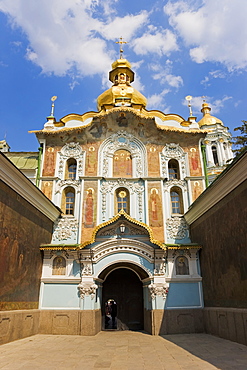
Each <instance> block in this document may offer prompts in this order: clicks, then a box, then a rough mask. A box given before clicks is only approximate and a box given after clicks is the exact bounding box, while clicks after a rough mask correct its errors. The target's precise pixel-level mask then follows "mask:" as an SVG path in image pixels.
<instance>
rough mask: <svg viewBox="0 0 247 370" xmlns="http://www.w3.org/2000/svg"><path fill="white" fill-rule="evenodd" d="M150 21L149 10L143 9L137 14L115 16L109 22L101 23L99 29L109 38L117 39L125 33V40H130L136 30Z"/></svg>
mask: <svg viewBox="0 0 247 370" xmlns="http://www.w3.org/2000/svg"><path fill="white" fill-rule="evenodd" d="M147 21H148V12H146V11H142V12H140V14H137V15H132V14H131V15H129V14H128V15H126V16H125V17H121V18H120V17H115V18H114V19H113V20H111V21H109V22H108V23H101V24H100V25H99V27H98V28H97V30H98V31H99V32H100V33H101V34H102V36H103V37H104V38H106V39H107V40H116V39H118V38H119V37H121V36H123V35H124V41H127V42H128V41H130V40H131V39H132V37H133V36H134V35H135V33H136V31H137V30H138V29H139V28H140V27H141V26H143V25H144V24H146V22H147Z"/></svg>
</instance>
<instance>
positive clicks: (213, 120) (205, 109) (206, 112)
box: [198, 103, 224, 127]
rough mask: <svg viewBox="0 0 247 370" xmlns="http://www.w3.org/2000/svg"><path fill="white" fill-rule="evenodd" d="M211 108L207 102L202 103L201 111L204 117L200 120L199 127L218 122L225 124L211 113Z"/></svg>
mask: <svg viewBox="0 0 247 370" xmlns="http://www.w3.org/2000/svg"><path fill="white" fill-rule="evenodd" d="M210 111H211V108H210V107H209V105H208V104H207V103H203V104H202V109H201V112H202V113H203V117H202V119H201V120H200V121H199V122H198V125H199V127H202V126H209V125H215V124H216V123H218V124H220V125H222V126H224V124H223V122H222V121H221V120H220V119H219V118H217V117H214V116H211V114H210Z"/></svg>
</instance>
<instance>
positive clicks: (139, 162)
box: [99, 130, 147, 178]
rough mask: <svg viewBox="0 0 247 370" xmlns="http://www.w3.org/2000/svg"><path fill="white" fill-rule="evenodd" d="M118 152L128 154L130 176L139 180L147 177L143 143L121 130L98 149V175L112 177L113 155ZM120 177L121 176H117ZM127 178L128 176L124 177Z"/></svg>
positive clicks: (145, 154)
mask: <svg viewBox="0 0 247 370" xmlns="http://www.w3.org/2000/svg"><path fill="white" fill-rule="evenodd" d="M118 151H124V152H122V153H126V157H127V152H128V153H129V154H128V156H129V158H130V159H131V167H132V176H130V177H134V178H140V177H145V176H147V153H146V148H145V146H144V145H143V143H142V142H141V141H140V140H138V139H137V138H135V137H134V136H133V135H131V134H129V133H127V132H125V131H123V130H121V131H119V132H118V133H116V134H113V135H111V136H110V137H109V138H107V139H106V140H105V141H104V142H103V143H102V145H101V147H100V149H99V158H100V160H99V175H100V176H102V177H114V175H113V173H114V165H113V161H114V155H115V153H116V152H118ZM119 177H121V176H119ZM125 177H128V176H125Z"/></svg>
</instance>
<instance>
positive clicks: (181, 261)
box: [175, 256, 189, 275]
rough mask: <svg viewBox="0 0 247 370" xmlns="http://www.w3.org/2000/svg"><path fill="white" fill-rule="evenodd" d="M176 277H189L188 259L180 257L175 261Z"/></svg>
mask: <svg viewBox="0 0 247 370" xmlns="http://www.w3.org/2000/svg"><path fill="white" fill-rule="evenodd" d="M175 266H176V275H189V263H188V259H187V257H184V256H178V257H177V258H176V261H175Z"/></svg>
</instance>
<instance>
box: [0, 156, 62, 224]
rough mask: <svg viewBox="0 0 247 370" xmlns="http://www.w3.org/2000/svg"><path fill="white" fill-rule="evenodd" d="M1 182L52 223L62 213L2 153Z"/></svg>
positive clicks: (0, 163) (0, 158)
mask: <svg viewBox="0 0 247 370" xmlns="http://www.w3.org/2000/svg"><path fill="white" fill-rule="evenodd" d="M0 180H1V181H2V182H4V183H5V184H6V185H8V186H9V187H10V188H11V189H13V190H14V191H15V192H16V193H17V194H19V195H20V196H21V197H22V198H24V199H25V200H26V201H27V202H28V203H30V204H31V205H33V206H34V207H35V208H37V209H38V210H39V211H40V212H41V213H42V214H43V215H45V216H46V217H48V218H49V219H50V220H51V221H53V222H54V221H55V220H56V219H57V218H58V217H59V215H60V213H61V211H60V209H59V208H58V207H56V206H55V205H54V204H53V203H52V202H51V201H50V200H49V199H48V198H47V197H46V196H45V195H44V194H43V193H42V192H41V190H40V189H39V188H37V187H36V186H35V185H34V184H33V183H32V182H31V181H30V180H29V179H28V178H27V177H26V176H25V175H24V174H23V173H22V172H21V171H20V170H19V169H18V168H17V167H16V166H15V165H14V164H13V163H12V162H11V161H10V160H9V159H8V158H7V157H6V156H5V155H4V154H3V153H0Z"/></svg>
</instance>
